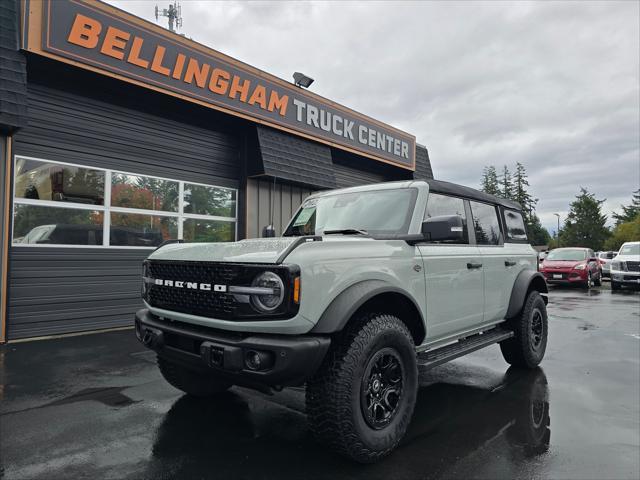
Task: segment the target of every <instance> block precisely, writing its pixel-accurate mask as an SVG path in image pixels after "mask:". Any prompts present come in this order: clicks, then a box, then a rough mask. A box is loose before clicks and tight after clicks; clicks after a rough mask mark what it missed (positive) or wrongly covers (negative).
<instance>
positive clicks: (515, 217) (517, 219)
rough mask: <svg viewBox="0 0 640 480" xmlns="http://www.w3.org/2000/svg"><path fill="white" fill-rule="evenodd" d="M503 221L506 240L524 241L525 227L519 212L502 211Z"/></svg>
mask: <svg viewBox="0 0 640 480" xmlns="http://www.w3.org/2000/svg"><path fill="white" fill-rule="evenodd" d="M504 223H505V226H506V227H507V241H509V240H510V241H515V242H526V241H527V229H526V228H525V226H524V219H523V218H522V214H521V213H520V212H516V211H515V210H505V211H504Z"/></svg>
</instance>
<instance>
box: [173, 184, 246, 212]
mask: <svg viewBox="0 0 640 480" xmlns="http://www.w3.org/2000/svg"><path fill="white" fill-rule="evenodd" d="M184 212H185V213H195V214H198V215H213V216H216V217H235V216H236V192H235V190H229V189H226V188H216V187H206V186H204V185H194V184H191V183H185V184H184Z"/></svg>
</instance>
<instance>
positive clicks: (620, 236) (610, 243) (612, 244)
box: [604, 213, 640, 251]
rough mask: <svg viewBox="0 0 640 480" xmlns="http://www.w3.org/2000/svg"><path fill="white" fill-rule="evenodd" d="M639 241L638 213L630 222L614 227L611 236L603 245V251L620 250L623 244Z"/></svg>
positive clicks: (639, 222)
mask: <svg viewBox="0 0 640 480" xmlns="http://www.w3.org/2000/svg"><path fill="white" fill-rule="evenodd" d="M638 241H640V213H638V214H637V215H636V217H635V218H634V219H633V220H631V221H630V222H624V223H620V224H618V225H616V228H614V229H613V234H612V235H611V237H609V239H608V240H607V241H606V242H605V243H604V248H605V250H614V251H618V250H620V247H621V246H622V244H623V243H624V242H638Z"/></svg>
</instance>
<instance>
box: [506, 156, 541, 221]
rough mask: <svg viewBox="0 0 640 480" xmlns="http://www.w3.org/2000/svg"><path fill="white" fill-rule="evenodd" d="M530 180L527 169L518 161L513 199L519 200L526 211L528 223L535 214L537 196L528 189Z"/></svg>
mask: <svg viewBox="0 0 640 480" xmlns="http://www.w3.org/2000/svg"><path fill="white" fill-rule="evenodd" d="M528 186H529V180H528V178H527V170H526V169H525V168H524V165H522V164H521V163H520V162H518V163H516V173H515V174H514V175H513V197H512V198H513V200H515V201H516V202H518V203H519V204H520V206H521V207H522V210H523V211H524V214H525V217H526V220H527V223H530V222H531V220H532V217H533V216H534V211H535V208H536V204H537V203H538V199H537V198H533V197H532V196H531V195H530V194H529V192H528V191H527V187H528Z"/></svg>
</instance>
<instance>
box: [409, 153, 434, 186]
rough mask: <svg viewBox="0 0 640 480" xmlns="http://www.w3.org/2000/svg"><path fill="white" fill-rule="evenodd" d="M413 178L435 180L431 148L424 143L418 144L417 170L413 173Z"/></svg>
mask: <svg viewBox="0 0 640 480" xmlns="http://www.w3.org/2000/svg"><path fill="white" fill-rule="evenodd" d="M413 178H415V179H416V180H433V170H432V168H431V160H430V159H429V150H427V147H423V146H422V145H416V171H415V172H414V173H413Z"/></svg>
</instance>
